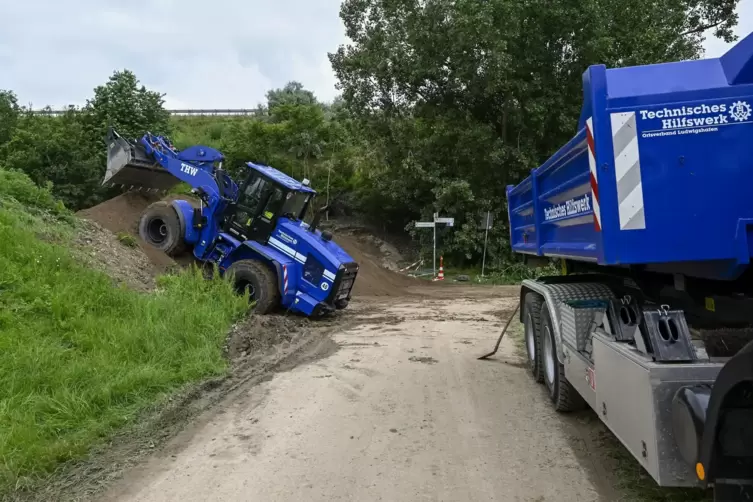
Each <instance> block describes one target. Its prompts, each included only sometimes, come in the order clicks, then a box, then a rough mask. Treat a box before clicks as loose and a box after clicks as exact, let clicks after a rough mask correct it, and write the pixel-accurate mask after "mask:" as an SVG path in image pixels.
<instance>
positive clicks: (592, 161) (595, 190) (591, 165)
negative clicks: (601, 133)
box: [586, 117, 601, 232]
mask: <svg viewBox="0 0 753 502" xmlns="http://www.w3.org/2000/svg"><path fill="white" fill-rule="evenodd" d="M586 143H587V144H588V169H589V170H590V171H591V198H592V199H593V208H594V224H595V225H596V231H597V232H600V231H601V208H600V206H599V180H598V177H597V173H596V148H595V147H594V134H593V120H592V119H591V117H589V118H588V120H586Z"/></svg>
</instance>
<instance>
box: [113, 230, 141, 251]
mask: <svg viewBox="0 0 753 502" xmlns="http://www.w3.org/2000/svg"><path fill="white" fill-rule="evenodd" d="M117 237H118V241H120V243H121V244H123V245H124V246H126V247H129V248H135V247H136V246H137V245H138V243H137V242H136V237H134V236H133V235H131V234H129V233H128V232H118V235H117Z"/></svg>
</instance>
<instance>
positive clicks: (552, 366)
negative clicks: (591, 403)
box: [541, 304, 586, 411]
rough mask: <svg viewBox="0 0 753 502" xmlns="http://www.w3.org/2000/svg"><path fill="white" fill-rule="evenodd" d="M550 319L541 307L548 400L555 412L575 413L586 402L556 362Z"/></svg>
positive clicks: (544, 308)
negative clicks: (550, 401) (552, 404)
mask: <svg viewBox="0 0 753 502" xmlns="http://www.w3.org/2000/svg"><path fill="white" fill-rule="evenodd" d="M556 343H557V342H556V341H555V339H554V330H553V329H552V319H551V317H550V316H549V308H548V307H547V305H546V304H544V305H542V307H541V365H542V373H543V374H544V382H545V383H546V388H547V390H548V391H549V398H550V399H551V400H552V403H554V409H555V410H557V411H577V410H581V409H583V408H584V407H585V404H586V402H585V401H584V400H583V398H582V397H581V396H580V394H578V391H577V390H575V389H574V388H573V386H572V385H570V382H568V381H567V378H565V366H564V365H563V364H561V363H560V362H559V361H558V360H557V350H556V345H555V344H556Z"/></svg>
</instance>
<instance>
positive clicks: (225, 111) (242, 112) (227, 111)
mask: <svg viewBox="0 0 753 502" xmlns="http://www.w3.org/2000/svg"><path fill="white" fill-rule="evenodd" d="M66 112H68V110H67V109H65V110H52V109H44V110H32V111H31V113H33V114H35V115H52V116H55V115H63V114H65V113H66ZM167 112H168V113H169V114H170V115H183V116H190V115H193V116H201V115H206V116H256V115H261V114H262V112H261V111H260V110H259V109H258V108H189V109H176V110H167Z"/></svg>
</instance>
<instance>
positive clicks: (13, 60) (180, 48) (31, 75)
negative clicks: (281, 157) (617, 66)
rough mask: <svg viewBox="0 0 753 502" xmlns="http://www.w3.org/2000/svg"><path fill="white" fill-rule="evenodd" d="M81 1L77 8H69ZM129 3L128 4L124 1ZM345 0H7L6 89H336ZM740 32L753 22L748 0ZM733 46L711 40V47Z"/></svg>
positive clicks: (200, 100)
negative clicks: (331, 56) (121, 78)
mask: <svg viewBox="0 0 753 502" xmlns="http://www.w3.org/2000/svg"><path fill="white" fill-rule="evenodd" d="M71 4H75V7H71ZM124 5H125V6H124ZM339 9H340V0H212V1H209V2H206V1H201V0H129V1H128V2H127V3H126V2H122V1H120V2H119V1H117V0H67V1H65V0H22V1H18V0H0V89H11V90H13V91H14V92H16V94H17V95H18V97H19V101H20V102H21V103H22V104H25V105H28V104H31V105H32V107H33V108H41V107H43V106H45V105H50V106H52V107H53V108H59V107H62V106H65V105H67V104H76V105H82V104H84V103H85V100H86V98H88V97H90V96H91V95H92V89H93V88H94V87H95V86H97V85H100V84H102V83H104V82H106V80H107V78H108V77H109V76H110V75H111V74H112V72H113V71H114V70H115V69H122V68H128V69H130V70H132V71H134V72H135V73H136V76H137V77H138V78H139V79H140V80H141V82H142V83H143V84H145V85H146V86H147V87H149V88H151V89H154V90H158V91H160V92H164V93H167V96H166V100H167V106H168V107H169V108H251V107H254V106H255V105H256V104H258V103H260V102H264V101H265V97H264V94H265V93H266V91H267V90H268V89H270V88H273V87H282V86H283V85H284V84H285V83H286V82H288V81H289V80H297V81H300V82H302V83H303V84H304V86H306V87H307V88H308V89H311V90H312V91H314V93H315V94H316V95H317V97H318V98H319V99H322V100H327V101H328V100H331V99H332V98H333V97H334V96H335V95H336V93H337V91H336V90H335V77H334V74H333V72H332V68H331V66H330V64H329V61H328V59H327V52H334V51H335V50H336V49H337V47H338V45H339V44H341V43H344V42H345V41H346V37H345V33H344V28H343V26H342V23H341V21H340V18H339ZM738 12H739V15H740V21H739V25H738V27H737V34H738V35H739V36H741V37H743V36H745V35H747V34H748V33H750V32H751V31H753V0H741V2H740V6H739V8H738ZM727 47H728V45H727V44H724V43H723V42H721V41H719V40H707V42H706V49H707V56H709V57H713V56H718V55H720V54H722V53H724V51H725V50H726V49H727Z"/></svg>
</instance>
